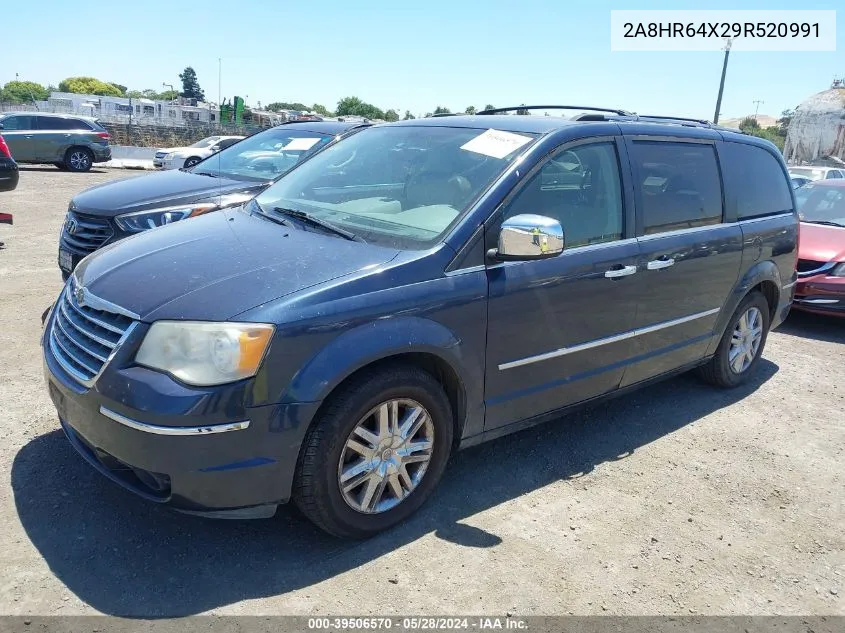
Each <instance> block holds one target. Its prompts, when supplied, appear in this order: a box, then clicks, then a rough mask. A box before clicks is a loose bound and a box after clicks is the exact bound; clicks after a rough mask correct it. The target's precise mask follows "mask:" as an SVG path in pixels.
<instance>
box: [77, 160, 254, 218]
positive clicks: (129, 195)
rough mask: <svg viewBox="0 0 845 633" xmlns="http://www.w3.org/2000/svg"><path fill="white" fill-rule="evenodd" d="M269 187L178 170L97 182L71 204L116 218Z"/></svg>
mask: <svg viewBox="0 0 845 633" xmlns="http://www.w3.org/2000/svg"><path fill="white" fill-rule="evenodd" d="M265 186H266V183H264V182H255V181H251V182H245V181H242V180H230V179H228V178H213V177H211V176H200V175H198V174H193V173H191V172H187V171H180V170H178V169H174V170H167V171H159V172H155V173H152V174H149V175H146V176H141V177H138V178H126V179H124V180H113V181H111V182H106V183H103V184H101V185H96V186H94V187H91V188H90V189H86V190H85V191H83V192H82V193H80V194H78V195H77V196H76V197H74V198H73V200H72V201H71V205H73V206H74V207H75V209H74V210H75V211H79V212H80V213H87V214H89V215H98V216H102V217H114V216H116V215H120V214H122V213H129V212H131V211H143V210H145V209H154V208H156V207H169V206H173V205H176V204H183V203H193V202H199V201H202V200H208V199H210V198H213V197H216V196H220V195H224V194H229V193H240V192H249V191H253V190H254V191H255V192H256V193H257V192H258V191H259V190H261V189H262V188H264V187H265Z"/></svg>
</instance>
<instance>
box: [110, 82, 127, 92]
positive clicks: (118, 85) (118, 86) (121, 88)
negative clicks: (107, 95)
mask: <svg viewBox="0 0 845 633" xmlns="http://www.w3.org/2000/svg"><path fill="white" fill-rule="evenodd" d="M108 83H110V84H111V85H112V86H114V87H115V88H117V89H118V90H120V94H122V95H125V94H126V91H127V90H128V88H127V87H126V86H122V85H120V84H116V83H115V82H113V81H110V82H108Z"/></svg>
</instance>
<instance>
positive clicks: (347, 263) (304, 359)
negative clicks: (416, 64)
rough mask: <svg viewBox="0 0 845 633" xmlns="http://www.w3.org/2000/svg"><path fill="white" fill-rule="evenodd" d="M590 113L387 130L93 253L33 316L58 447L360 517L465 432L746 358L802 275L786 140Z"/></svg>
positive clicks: (109, 466) (255, 498)
mask: <svg viewBox="0 0 845 633" xmlns="http://www.w3.org/2000/svg"><path fill="white" fill-rule="evenodd" d="M546 108H547V107H545V106H544V107H543V109H546ZM519 109H525V106H520V108H519ZM512 110H516V109H512ZM512 110H511V109H508V111H512ZM597 112H598V114H594V115H587V116H586V117H585V118H583V119H580V120H571V119H564V118H561V117H551V116H515V115H501V114H500V111H498V110H493V111H487V112H485V113H481V114H480V115H477V116H454V117H442V118H439V117H438V118H427V119H417V120H412V121H403V122H396V123H390V124H384V125H376V126H373V127H371V128H368V129H365V130H363V131H361V132H359V133H358V134H355V135H354V136H351V137H350V138H348V139H345V140H343V141H340V142H339V143H336V144H334V145H331V146H329V147H327V148H326V149H324V150H322V151H321V152H319V153H317V154H316V155H314V156H313V157H312V158H310V159H309V160H307V161H305V162H303V163H301V164H300V165H299V166H298V167H296V168H295V169H293V170H291V171H290V172H288V173H287V174H286V175H284V176H283V177H282V178H281V179H280V180H279V181H277V182H276V183H275V184H274V185H272V186H271V187H269V188H268V189H267V190H265V191H264V192H263V193H261V194H259V195H258V196H257V197H256V198H254V199H253V200H251V201H250V202H248V203H247V204H245V205H244V206H243V207H241V208H236V209H229V210H224V211H221V212H219V213H213V214H208V215H205V216H202V217H200V218H197V219H196V220H192V221H191V222H181V223H177V224H174V225H172V226H169V227H165V228H161V229H153V230H151V231H147V232H146V233H143V234H141V235H138V236H136V237H132V238H129V239H126V240H123V241H122V242H119V243H118V244H115V245H113V246H110V247H108V248H105V249H103V250H101V251H99V252H98V253H95V254H94V255H92V256H90V257H88V258H86V259H85V260H84V261H83V262H82V264H81V265H80V266H79V267H78V268H77V269H76V271H75V272H74V274H73V275H72V276H71V279H70V280H69V281H68V282H67V284H66V285H65V288H64V290H63V291H62V293H61V295H60V298H59V300H58V301H57V303H56V306H55V307H54V308H53V310H52V313H51V315H50V316H49V317H48V320H47V322H46V327H45V333H44V336H43V347H44V354H43V357H44V363H45V374H46V380H47V384H48V386H49V392H50V395H51V397H52V400H53V402H54V403H55V406H56V408H57V410H58V414H59V418H60V420H61V424H62V427H63V428H64V430H65V433H66V434H67V437H68V438H69V440H70V442H71V443H72V444H73V446H74V447H75V448H76V449H77V450H78V451H79V452H80V453H81V454H82V456H84V458H85V459H86V460H88V462H90V464H91V465H93V466H94V467H95V468H96V469H98V470H99V471H100V472H101V473H102V474H103V475H105V476H106V477H108V478H110V479H111V480H112V481H114V482H116V483H118V484H120V485H122V486H124V487H125V488H127V489H129V490H132V491H134V492H135V493H137V494H138V495H140V496H142V497H144V498H146V499H148V500H150V501H153V502H156V503H162V504H170V505H171V506H173V507H175V508H178V509H180V510H183V511H187V512H193V513H204V514H206V515H210V516H229V517H233V516H234V517H249V516H251V517H258V516H268V515H272V514H273V513H274V512H275V508H276V506H277V504H280V503H284V502H287V501H288V500H289V499H293V500H294V501H295V502H296V503H297V505H298V506H299V507H300V508H301V509H302V511H303V512H304V513H305V514H306V515H307V516H308V517H310V518H311V519H312V520H313V521H314V522H315V523H317V524H318V525H319V526H321V527H322V528H324V529H325V530H327V531H329V532H331V533H332V534H335V535H338V536H341V537H365V536H368V535H371V534H374V533H376V532H378V531H380V530H383V529H385V528H388V527H390V526H393V525H394V524H396V523H397V522H399V521H402V520H403V519H405V518H406V517H408V516H409V515H411V514H412V513H413V512H414V511H415V510H416V509H417V508H419V507H420V505H422V503H423V502H424V501H425V500H426V498H427V497H428V496H429V495H430V494H431V492H432V490H433V489H434V487H435V485H436V484H437V482H438V480H439V479H440V478H441V475H442V474H443V471H444V468H445V467H446V462H447V459H448V457H449V455H450V453H452V452H453V451H454V450H456V449H458V448H461V447H465V446H470V445H473V444H477V443H479V442H483V441H485V440H488V439H491V438H495V437H498V436H501V435H505V434H507V433H511V432H513V431H516V430H519V429H524V428H526V427H528V426H531V425H534V424H537V423H539V422H542V421H545V420H548V419H551V418H556V417H559V416H560V415H561V414H562V413H565V412H566V411H568V410H570V409H571V408H572V407H575V406H579V405H582V404H584V403H588V402H595V401H596V400H598V399H600V398H604V397H607V396H611V395H614V394H616V393H617V392H620V391H623V390H624V391H626V390H630V389H632V388H635V387H639V386H642V385H644V384H647V383H650V382H652V381H654V380H658V379H661V378H665V377H667V376H671V375H674V374H677V373H678V372H681V371H684V370H688V369H693V368H696V369H697V370H698V371H699V372H700V374H701V376H702V377H703V378H704V379H706V380H707V381H709V382H711V383H713V384H714V385H718V386H720V387H734V386H736V385H739V384H741V383H743V382H744V381H746V380H748V379H749V377H750V376H752V375H753V374H754V372H755V370H756V368H757V366H758V364H759V361H760V357H761V354H762V352H763V348H764V346H765V343H766V337H767V334H768V332H769V331H770V330H771V329H772V328H773V327H776V326H777V325H778V324H780V323H781V321H782V320H783V319H784V318H785V316H786V315H787V313H788V311H789V308H790V303H791V302H792V298H793V292H794V284H795V281H796V273H795V267H796V252H797V251H796V244H797V238H798V218H797V215H796V212H795V208H794V207H795V201H794V197H793V194H792V189H791V187H790V185H789V178H788V176H787V170H786V165H785V164H784V162H783V159H782V157H781V156H780V154H779V153H778V151H777V149H776V148H775V146H774V145H772V144H771V143H769V142H768V141H764V140H761V139H758V138H755V137H752V136H746V135H743V134H741V133H737V132H734V131H729V130H725V129H720V128H715V127H712V126H710V125H709V124H707V123H701V122H693V121H669V120H657V119H651V120H649V119H645V118H642V117H638V116H636V115H632V114H629V113H626V112H623V111H602V110H597Z"/></svg>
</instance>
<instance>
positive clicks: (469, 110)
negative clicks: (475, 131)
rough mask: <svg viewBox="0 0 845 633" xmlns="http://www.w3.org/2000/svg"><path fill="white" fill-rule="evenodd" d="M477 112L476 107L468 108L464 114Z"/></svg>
mask: <svg viewBox="0 0 845 633" xmlns="http://www.w3.org/2000/svg"><path fill="white" fill-rule="evenodd" d="M476 112H477V110H476V109H475V106H467V109H466V110H464V114H475V113H476Z"/></svg>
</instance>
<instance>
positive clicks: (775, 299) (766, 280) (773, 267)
mask: <svg viewBox="0 0 845 633" xmlns="http://www.w3.org/2000/svg"><path fill="white" fill-rule="evenodd" d="M782 286H783V282H782V279H781V275H780V270H779V269H778V267H777V264H775V263H774V262H773V261H771V260H764V261H761V262H758V263H756V264H755V265H754V266H752V267H751V268H749V269H748V270H747V271H746V272H745V274H744V275H743V276H742V277H741V278H740V279H739V281H738V282H737V283H736V285H735V286H734V289H733V292H732V293H731V294H730V295H729V297H728V299H727V301H725V305H724V306H723V308H722V311H721V312H720V313H719V318H718V320H717V321H716V326H715V327H714V329H713V339H712V340H711V342H710V345H709V346H708V349H707V355H708V356H709V355H711V354H713V353H714V352H715V351H716V347H717V346H718V345H719V341H720V340H721V339H722V336H724V333H725V329H726V328H727V327H728V323H729V322H730V320H731V317H732V316H733V313H734V312H735V311H736V309H737V307H738V306H739V304H740V303H741V302H742V300H743V299H745V297H747V296H748V295H749V294H751V293H752V292H755V291H759V292H760V293H762V295H763V296H764V297H765V298H766V303H767V304H768V305H769V321H770V323H771V319H772V316H773V315H774V314H775V312H776V311H777V307H778V304H779V302H780V295H781V291H782Z"/></svg>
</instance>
